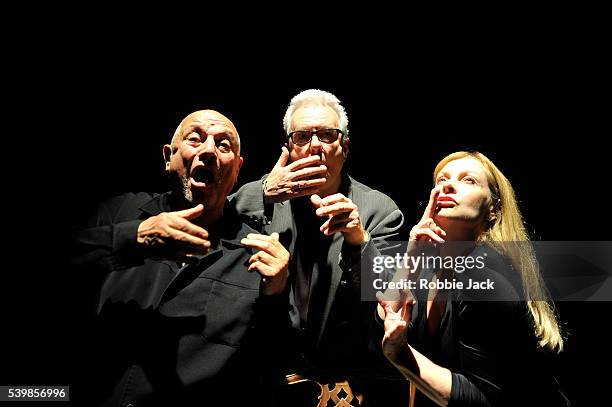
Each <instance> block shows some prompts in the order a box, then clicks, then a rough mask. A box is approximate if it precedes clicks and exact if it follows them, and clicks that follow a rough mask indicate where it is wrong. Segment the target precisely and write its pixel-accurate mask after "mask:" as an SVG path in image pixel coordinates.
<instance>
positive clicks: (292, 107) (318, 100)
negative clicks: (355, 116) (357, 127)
mask: <svg viewBox="0 0 612 407" xmlns="http://www.w3.org/2000/svg"><path fill="white" fill-rule="evenodd" d="M310 105H323V106H329V107H331V108H332V109H334V111H335V112H336V113H337V114H338V117H339V118H340V130H342V133H344V135H345V136H348V117H347V116H346V111H345V110H344V107H343V106H342V105H341V104H340V100H339V99H338V98H337V97H336V96H334V95H333V94H331V93H329V92H326V91H324V90H320V89H308V90H305V91H303V92H300V93H298V94H297V95H295V96H294V97H293V98H292V99H291V102H289V106H288V107H287V111H286V112H285V117H284V119H283V127H284V128H285V134H289V132H290V130H291V118H292V116H293V113H295V111H296V110H297V109H298V108H300V107H302V106H310Z"/></svg>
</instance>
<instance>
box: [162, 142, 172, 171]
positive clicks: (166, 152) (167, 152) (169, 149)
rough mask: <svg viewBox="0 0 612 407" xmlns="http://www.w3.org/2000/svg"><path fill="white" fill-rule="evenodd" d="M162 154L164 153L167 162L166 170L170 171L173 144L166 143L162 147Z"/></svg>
mask: <svg viewBox="0 0 612 407" xmlns="http://www.w3.org/2000/svg"><path fill="white" fill-rule="evenodd" d="M162 154H163V155H164V162H165V163H166V166H165V168H164V169H165V170H166V171H170V157H171V156H172V146H171V145H170V144H165V145H164V148H163V149H162Z"/></svg>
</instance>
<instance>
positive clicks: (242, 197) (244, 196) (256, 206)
mask: <svg viewBox="0 0 612 407" xmlns="http://www.w3.org/2000/svg"><path fill="white" fill-rule="evenodd" d="M266 176H267V174H266V175H265V176H264V178H265V177H266ZM264 178H262V179H260V180H256V181H252V182H248V183H246V184H244V185H243V186H241V187H240V188H239V189H238V191H236V192H234V193H233V194H231V195H230V196H229V197H228V200H229V202H230V203H231V204H232V205H233V206H234V208H236V211H238V213H241V214H249V213H252V212H257V211H261V210H263V207H264V203H263V190H262V182H263V179H264Z"/></svg>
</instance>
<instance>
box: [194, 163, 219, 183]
mask: <svg viewBox="0 0 612 407" xmlns="http://www.w3.org/2000/svg"><path fill="white" fill-rule="evenodd" d="M191 180H192V183H193V184H194V185H196V186H198V187H205V186H207V185H210V184H212V183H214V182H215V174H214V172H213V171H212V170H211V169H209V168H206V167H204V166H200V167H196V168H194V169H192V170H191Z"/></svg>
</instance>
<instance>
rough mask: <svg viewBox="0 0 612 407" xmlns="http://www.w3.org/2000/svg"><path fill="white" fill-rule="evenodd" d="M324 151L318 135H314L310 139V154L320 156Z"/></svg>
mask: <svg viewBox="0 0 612 407" xmlns="http://www.w3.org/2000/svg"><path fill="white" fill-rule="evenodd" d="M322 149H323V145H322V144H321V140H319V137H318V136H317V135H313V136H312V138H311V139H310V154H313V155H314V154H319V153H320V152H321V150H322Z"/></svg>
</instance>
